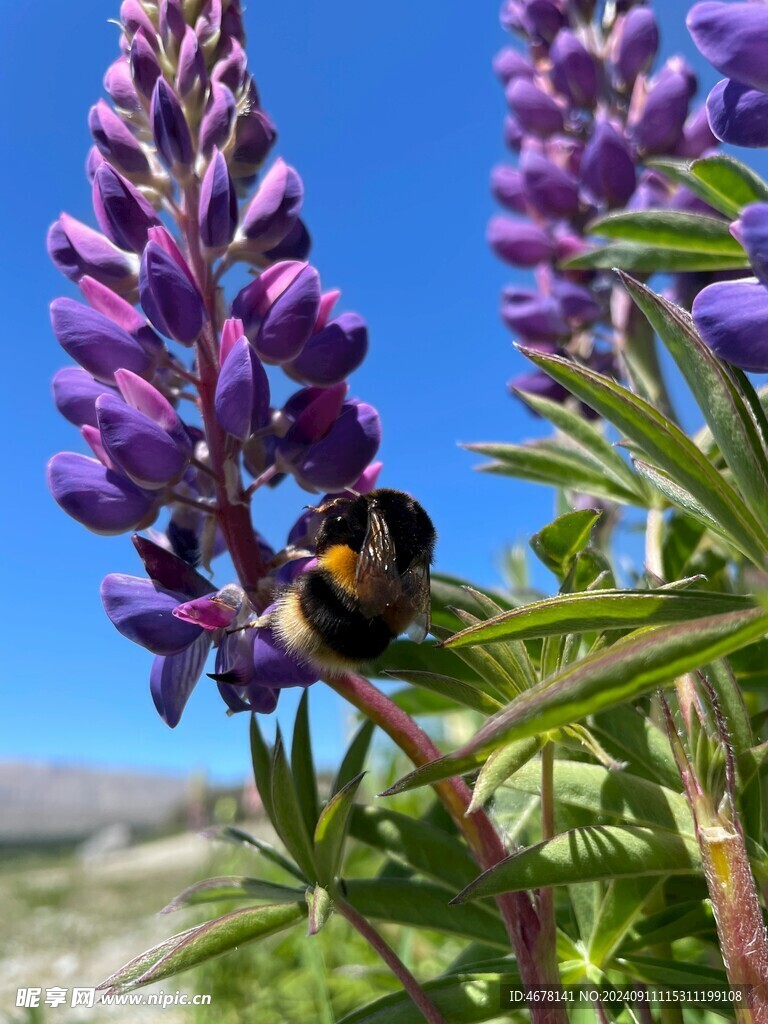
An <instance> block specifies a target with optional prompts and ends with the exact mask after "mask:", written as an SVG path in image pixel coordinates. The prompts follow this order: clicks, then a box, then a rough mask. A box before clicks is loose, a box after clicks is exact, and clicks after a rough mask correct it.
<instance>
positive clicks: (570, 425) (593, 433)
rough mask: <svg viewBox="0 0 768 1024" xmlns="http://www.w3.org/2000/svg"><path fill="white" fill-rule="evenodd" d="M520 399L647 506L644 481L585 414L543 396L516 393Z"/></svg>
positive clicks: (640, 502) (614, 480)
mask: <svg viewBox="0 0 768 1024" xmlns="http://www.w3.org/2000/svg"><path fill="white" fill-rule="evenodd" d="M516 394H517V395H518V397H519V398H520V399H521V400H522V401H523V402H525V404H526V405H528V406H530V408H531V409H533V411H534V412H536V413H538V415H539V416H541V417H542V419H547V420H549V422H550V423H552V424H553V425H554V426H555V427H557V429H558V430H560V431H561V432H562V433H563V436H564V437H566V438H568V439H569V441H570V442H571V443H575V444H577V445H578V446H579V449H580V451H581V452H582V453H583V454H585V455H586V456H587V457H588V458H590V459H592V460H593V461H594V462H595V463H596V465H598V466H599V467H600V469H601V471H602V472H603V473H605V474H607V475H608V476H609V477H610V478H611V479H612V480H613V482H614V483H616V484H618V486H619V487H621V488H623V489H624V490H627V491H629V492H631V493H633V494H635V495H636V499H637V500H636V502H635V504H637V505H642V506H644V505H646V504H647V501H648V494H647V491H646V488H645V487H644V486H643V482H642V480H640V479H638V477H637V474H636V473H633V472H632V469H631V468H630V466H629V465H628V464H627V463H626V462H625V461H624V459H623V458H622V457H621V455H620V454H619V452H618V451H617V450H616V447H615V446H614V445H612V444H611V442H610V441H608V439H607V438H606V437H605V436H604V435H603V434H602V433H601V432H600V431H599V430H598V428H597V427H596V426H595V425H594V424H592V423H590V422H589V420H587V419H586V418H585V417H584V416H583V415H582V413H581V412H578V411H575V410H574V409H571V408H569V407H568V406H566V405H563V403H562V402H554V401H552V399H550V398H542V397H541V395H533V394H528V393H527V392H525V391H520V392H516Z"/></svg>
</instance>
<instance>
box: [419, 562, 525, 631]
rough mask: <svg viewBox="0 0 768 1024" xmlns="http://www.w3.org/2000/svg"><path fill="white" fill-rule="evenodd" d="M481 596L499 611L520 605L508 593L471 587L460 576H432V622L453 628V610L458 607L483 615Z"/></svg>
mask: <svg viewBox="0 0 768 1024" xmlns="http://www.w3.org/2000/svg"><path fill="white" fill-rule="evenodd" d="M467 595H469V597H468V596H467ZM481 596H482V597H483V598H484V599H485V600H486V601H492V602H493V604H494V605H498V608H497V609H496V610H497V611H502V609H504V608H514V607H516V605H518V604H519V603H520V602H519V601H517V600H512V598H511V597H510V595H509V594H506V593H500V592H499V591H496V590H490V589H483V588H482V587H477V586H475V585H474V584H472V586H471V587H470V586H469V584H468V581H467V580H464V579H461V578H460V577H459V576H449V575H447V574H446V573H434V574H433V576H432V621H433V622H435V623H437V625H438V626H445V627H447V628H452V627H453V619H454V616H453V612H452V611H451V608H454V607H456V606H457V605H461V607H462V608H466V609H467V611H470V612H474V613H475V614H477V615H481V614H482V613H483V611H484V610H485V605H484V604H482V603H480V597H481Z"/></svg>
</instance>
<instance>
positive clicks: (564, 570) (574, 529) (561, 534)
mask: <svg viewBox="0 0 768 1024" xmlns="http://www.w3.org/2000/svg"><path fill="white" fill-rule="evenodd" d="M602 514H603V513H602V511H601V510H600V509H593V508H585V509H580V510H579V511H578V512H566V513H565V515H562V516H558V517H557V519H555V520H553V522H551V523H548V524H547V525H546V526H545V527H544V528H543V529H541V530H539V532H538V533H534V535H533V536H532V537H531V542H530V543H531V548H532V549H533V551H534V552H535V553H536V555H537V556H538V558H539V560H540V561H541V562H543V564H544V565H546V567H547V568H548V569H551V570H552V572H553V573H555V575H556V576H559V577H560V579H563V578H564V577H565V576H567V574H568V570H569V569H570V567H571V564H572V562H573V560H574V558H575V557H576V555H577V554H578V553H579V552H580V551H582V550H583V549H584V548H585V547H586V546H587V544H589V538H590V536H591V534H592V531H593V530H594V528H595V525H596V524H597V522H598V520H599V519H600V517H601V516H602Z"/></svg>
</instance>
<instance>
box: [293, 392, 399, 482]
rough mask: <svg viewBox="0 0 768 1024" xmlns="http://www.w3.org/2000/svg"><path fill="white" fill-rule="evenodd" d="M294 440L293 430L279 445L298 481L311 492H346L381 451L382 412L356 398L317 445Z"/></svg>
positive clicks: (347, 404)
mask: <svg viewBox="0 0 768 1024" xmlns="http://www.w3.org/2000/svg"><path fill="white" fill-rule="evenodd" d="M291 441H292V438H291V437H290V432H289V435H287V436H286V438H285V441H284V442H281V443H280V445H279V446H278V463H279V464H280V465H281V466H283V467H284V468H285V469H287V470H288V471H289V472H292V473H293V475H294V476H295V477H296V481H297V483H299V484H300V485H301V486H302V487H304V488H306V489H307V490H310V491H342V490H344V488H345V487H349V486H350V485H351V484H352V483H353V482H354V481H355V480H356V479H357V478H358V477H359V476H360V474H361V473H362V471H363V470H364V468H365V467H366V466H367V465H368V463H369V462H371V461H372V460H373V458H374V456H375V455H376V452H377V451H378V450H379V444H380V443H381V422H380V420H379V414H378V413H377V412H376V410H375V409H374V408H373V407H372V406H370V405H366V404H365V403H364V402H359V401H357V400H355V399H353V400H352V401H349V402H345V403H344V404H343V405H342V407H341V410H340V412H339V414H338V417H337V418H336V419H335V420H334V422H333V424H332V425H331V428H330V430H328V431H327V433H325V434H324V435H323V436H321V437H320V438H319V439H318V440H317V441H315V442H314V443H313V444H308V445H303V446H302V445H298V444H295V443H293V444H292V443H291ZM286 456H287V458H286Z"/></svg>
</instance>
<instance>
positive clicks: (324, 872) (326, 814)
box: [315, 772, 365, 886]
mask: <svg viewBox="0 0 768 1024" xmlns="http://www.w3.org/2000/svg"><path fill="white" fill-rule="evenodd" d="M363 775H365V772H361V773H360V774H359V775H358V776H356V777H355V778H354V779H352V780H351V781H350V782H348V783H347V784H346V786H344V788H343V789H340V790H339V792H338V793H335V794H334V795H333V796H332V797H331V799H330V800H329V801H328V803H327V804H326V805H325V807H324V808H323V809H322V811H321V812H320V817H319V818H318V821H317V828H316V829H315V862H316V863H317V876H318V880H319V881H320V882H322V883H323V885H326V886H329V885H331V884H332V883H333V880H334V879H335V878H336V876H337V875H338V873H339V869H340V866H341V858H342V853H343V850H344V840H345V838H346V835H347V829H348V827H349V815H350V813H351V811H352V805H353V804H354V802H355V797H356V796H357V791H358V789H359V788H360V783H361V782H362V781H363Z"/></svg>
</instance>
